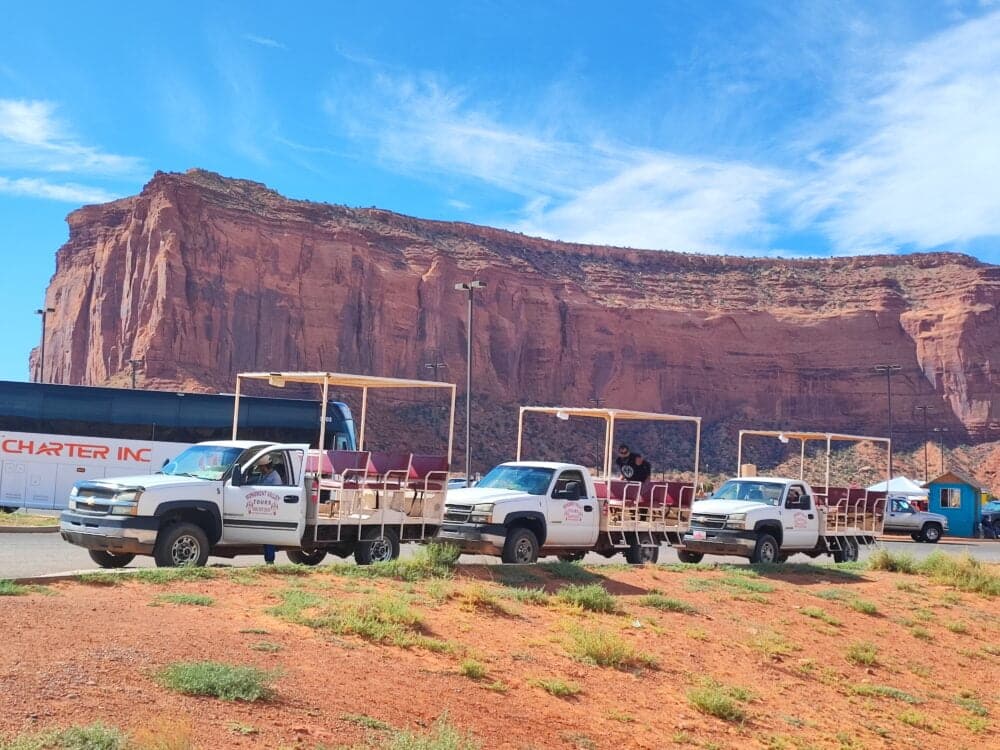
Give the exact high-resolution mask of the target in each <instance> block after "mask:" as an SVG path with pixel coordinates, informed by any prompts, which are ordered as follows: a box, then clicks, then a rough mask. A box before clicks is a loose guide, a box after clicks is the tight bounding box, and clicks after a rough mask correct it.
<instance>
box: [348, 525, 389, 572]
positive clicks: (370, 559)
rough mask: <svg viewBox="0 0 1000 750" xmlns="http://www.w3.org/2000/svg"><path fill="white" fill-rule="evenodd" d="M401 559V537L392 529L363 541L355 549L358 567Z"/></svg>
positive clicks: (384, 530)
mask: <svg viewBox="0 0 1000 750" xmlns="http://www.w3.org/2000/svg"><path fill="white" fill-rule="evenodd" d="M397 557H399V537H398V536H396V532H395V531H393V530H392V529H383V530H382V533H381V534H378V535H377V536H376V537H374V538H373V539H362V540H361V541H360V542H358V546H357V547H355V548H354V562H356V563H357V564H358V565H371V564H372V563H377V562H389V561H391V560H395V559H396V558H397Z"/></svg>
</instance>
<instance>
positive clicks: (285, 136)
mask: <svg viewBox="0 0 1000 750" xmlns="http://www.w3.org/2000/svg"><path fill="white" fill-rule="evenodd" d="M60 6H61V7H60ZM206 6H209V7H206ZM783 6H788V7H783ZM5 15H6V18H5V22H4V24H3V25H2V26H0V254H2V259H3V261H4V269H5V271H4V273H3V275H2V282H0V284H2V285H0V292H2V294H3V298H4V300H5V301H6V302H7V316H8V322H9V323H10V324H11V327H10V328H9V329H8V335H7V336H6V337H5V339H4V343H3V345H2V346H0V378H4V379H17V380H22V379H26V378H27V357H28V352H29V350H30V348H31V347H32V346H35V345H37V343H38V340H39V336H40V320H39V318H38V317H37V316H35V315H33V314H32V311H33V310H34V309H35V308H37V307H39V306H41V304H42V299H43V294H44V290H45V286H46V284H47V283H48V280H49V278H50V276H51V274H52V273H53V271H54V268H55V263H54V258H55V250H56V249H57V248H58V247H59V246H60V245H61V244H62V243H63V242H64V241H65V239H66V236H67V231H66V225H65V222H64V217H65V215H66V214H67V213H68V212H69V211H71V210H73V209H74V208H76V207H78V206H80V205H82V204H85V203H93V202H103V201H106V200H110V199H112V198H115V197H118V196H122V195H130V194H134V193H136V192H137V191H139V190H140V189H141V187H142V185H143V184H144V183H145V182H146V181H147V180H148V179H149V178H150V176H151V175H152V173H153V172H154V171H156V170H166V171H183V170H185V169H188V168H190V167H195V166H197V167H203V168H206V169H211V170H214V171H218V172H221V173H222V174H225V175H230V176H234V177H243V178H248V179H253V180H258V181H260V182H264V183H266V184H267V185H269V186H270V187H272V188H274V189H276V190H278V191H279V192H281V193H283V194H285V195H288V196H291V197H295V198H303V199H310V200H318V201H329V202H332V203H344V204H348V205H358V206H370V205H375V206H379V207H383V208H387V209H391V210H394V211H399V212H401V213H406V214H411V215H416V216H422V217H428V218H436V219H448V220H458V221H468V222H474V223H482V224H489V225H493V226H500V227H506V228H509V229H513V230H517V231H522V232H526V233H530V234H535V235H542V236H547V237H555V238H559V239H564V240H572V241H581V242H594V243H601V244H613V245H624V246H631V247H646V248H655V249H670V250H682V251H689V252H705V253H736V254H742V255H781V256H798V255H813V256H817V255H818V256H826V255H843V254H858V253H866V252H878V253H893V252H912V251H916V250H933V249H948V250H956V251H961V252H967V253H970V254H973V255H976V256H977V257H979V258H981V259H982V260H984V261H988V262H991V263H1000V178H998V175H1000V2H997V1H996V0H938V1H936V2H915V1H896V2H881V3H879V2H851V1H850V0H841V1H839V2H799V3H775V2H708V1H704V2H698V1H697V0H689V1H687V2H669V1H667V0H664V1H662V2H648V3H641V2H638V3H637V2H625V3H619V4H615V5H614V7H612V4H609V3H588V2H581V1H580V0H577V1H576V2H558V1H554V2H545V3H527V2H524V3H513V2H498V1H494V2H477V1H476V0H466V2H462V3H438V2H425V3H418V4H414V3H412V2H407V3H402V2H381V3H377V4H375V3H343V2H323V3H320V2H316V3H302V2H285V3H281V4H280V5H279V4H277V3H263V2H240V3H236V2H232V3H223V2H219V3H190V2H173V3H168V4H162V3H161V4H156V5H149V4H145V3H135V4H126V3H120V2H119V3H111V2H93V3H85V4H84V3H69V2H64V3H16V4H13V3H8V4H6V7H5Z"/></svg>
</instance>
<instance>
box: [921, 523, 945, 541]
mask: <svg viewBox="0 0 1000 750" xmlns="http://www.w3.org/2000/svg"><path fill="white" fill-rule="evenodd" d="M941 536H942V531H941V526H940V524H936V523H925V524H924V528H923V529H921V531H920V538H921V540H922V541H925V542H927V543H928V544H937V543H938V542H940V541H941Z"/></svg>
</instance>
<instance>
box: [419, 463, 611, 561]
mask: <svg viewBox="0 0 1000 750" xmlns="http://www.w3.org/2000/svg"><path fill="white" fill-rule="evenodd" d="M600 521H601V504H600V501H599V500H598V498H597V492H596V490H595V488H594V482H593V480H592V478H591V476H590V473H589V471H587V469H585V468H584V467H583V466H580V465H578V464H568V463H554V462H545V461H512V462H508V463H503V464H500V465H499V466H497V467H495V468H494V469H492V470H491V471H490V472H489V473H488V474H486V476H484V477H483V478H482V479H481V480H480V481H479V482H478V483H477V484H476V486H475V487H469V488H465V489H458V490H452V491H451V492H449V493H448V502H447V504H446V505H445V513H444V520H443V522H442V526H441V530H440V531H439V533H438V536H439V538H441V539H445V540H447V541H450V542H453V543H455V544H457V545H458V547H459V548H460V549H461V550H462V552H464V553H468V554H486V555H498V556H500V557H501V558H502V559H503V561H504V562H507V563H533V562H535V561H536V560H537V559H538V557H539V556H540V555H546V554H557V555H566V556H573V553H578V554H579V556H581V557H582V555H583V553H585V552H586V551H587V550H589V549H592V548H593V547H594V545H595V544H596V543H597V538H598V534H599V533H600Z"/></svg>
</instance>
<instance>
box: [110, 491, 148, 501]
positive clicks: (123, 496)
mask: <svg viewBox="0 0 1000 750" xmlns="http://www.w3.org/2000/svg"><path fill="white" fill-rule="evenodd" d="M141 494H142V490H125V491H124V492H116V493H115V501H116V502H119V503H137V502H139V496H140V495H141Z"/></svg>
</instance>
